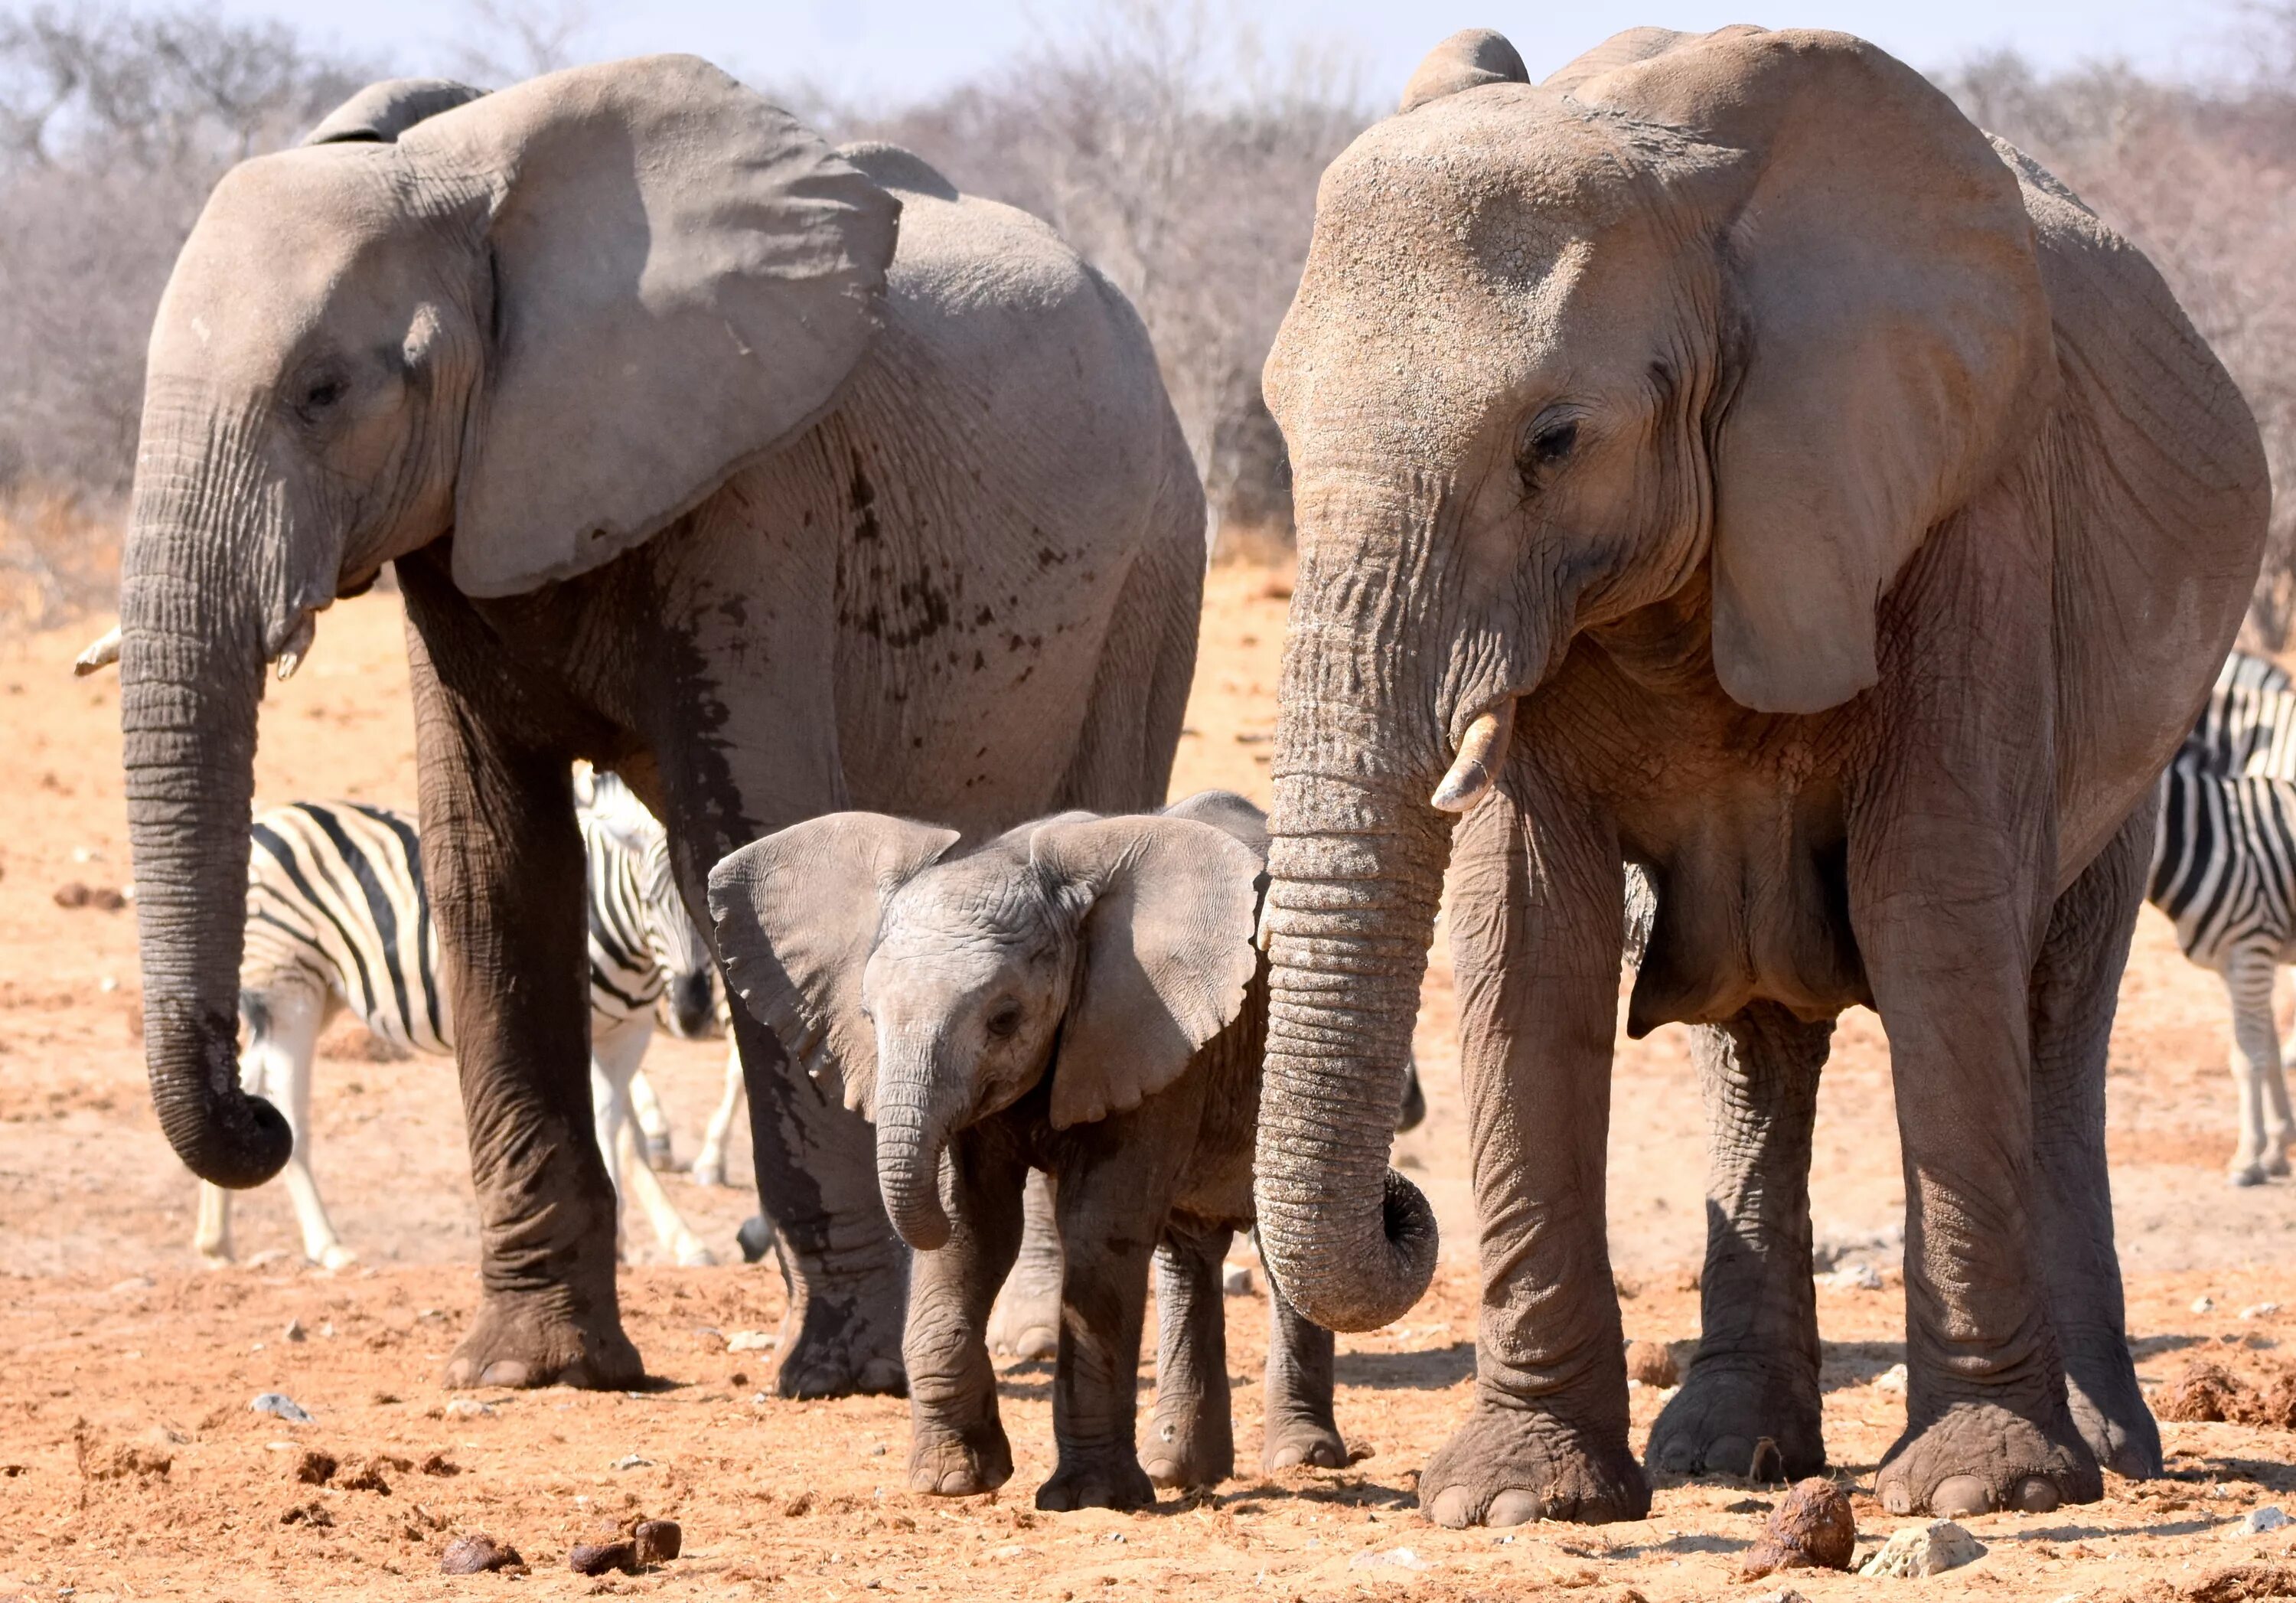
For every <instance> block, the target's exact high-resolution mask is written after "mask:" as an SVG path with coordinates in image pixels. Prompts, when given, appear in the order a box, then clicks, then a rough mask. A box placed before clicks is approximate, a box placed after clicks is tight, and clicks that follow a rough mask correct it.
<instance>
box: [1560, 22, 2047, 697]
mask: <svg viewBox="0 0 2296 1603" xmlns="http://www.w3.org/2000/svg"><path fill="white" fill-rule="evenodd" d="M1605 48H1608V47H1607V46H1606V47H1605ZM1626 53H1628V54H1631V52H1626ZM1574 93H1575V95H1576V96H1577V98H1579V100H1580V101H1582V102H1585V103H1588V104H1590V105H1594V106H1599V107H1604V108H1609V109H1611V110H1615V111H1623V112H1625V113H1627V114H1628V115H1629V116H1631V117H1633V118H1636V119H1641V120H1646V121H1651V122H1656V123H1662V124H1666V125H1669V126H1671V127H1676V128H1679V129H1682V130H1685V131H1686V132H1688V133H1690V134H1691V135H1693V136H1694V137H1695V138H1696V139H1697V140H1699V141H1700V142H1701V143H1702V144H1706V145H1709V146H1718V147H1720V148H1721V149H1722V150H1723V151H1725V152H1734V153H1738V154H1740V155H1741V156H1742V157H1743V161H1742V163H1741V167H1740V171H1741V174H1742V176H1743V179H1744V183H1743V187H1742V188H1741V189H1740V190H1738V191H1737V192H1736V193H1735V195H1734V211H1733V212H1731V213H1730V214H1729V215H1727V216H1726V218H1725V219H1724V222H1725V227H1724V232H1723V235H1722V245H1723V251H1724V255H1725V259H1726V279H1727V283H1728V292H1729V294H1730V295H1731V297H1732V299H1733V300H1734V308H1733V309H1734V321H1735V323H1736V325H1737V326H1736V328H1735V329H1734V331H1733V333H1731V334H1730V335H1729V336H1727V337H1726V349H1725V362H1726V365H1727V366H1728V367H1729V368H1730V370H1731V371H1730V372H1729V374H1728V376H1729V378H1730V379H1731V381H1732V387H1731V389H1730V390H1729V391H1728V396H1727V400H1726V407H1725V410H1724V411H1723V413H1722V415H1721V417H1720V421H1719V423H1718V425H1717V427H1716V429H1715V432H1714V514H1713V515H1714V529H1713V582H1714V591H1713V594H1714V603H1713V605H1714V667H1715V671H1716V673H1717V674H1718V676H1719V678H1720V679H1721V681H1722V686H1723V688H1724V689H1726V691H1728V692H1729V693H1730V695H1731V696H1732V697H1733V698H1734V699H1735V700H1737V701H1738V702H1739V703H1742V704H1743V705H1745V706H1748V707H1751V708H1754V709H1756V710H1758V711H1766V712H1815V711H1820V710H1822V709H1824V708H1826V707H1831V706H1834V705H1837V704H1838V703H1841V702H1844V701H1847V700H1849V698H1850V697H1851V696H1854V695H1857V693H1858V692H1860V691H1862V690H1864V689H1866V687H1867V686H1870V685H1872V684H1873V683H1874V681H1875V679H1876V678H1878V677H1879V668H1878V662H1877V660H1876V657H1877V643H1876V639H1875V611H1876V608H1877V606H1878V604H1879V603H1880V601H1881V598H1882V595H1883V594H1884V593H1885V592H1886V591H1887V590H1888V589H1889V588H1890V585H1891V583H1892V582H1893V581H1894V580H1896V578H1897V576H1898V573H1899V571H1901V570H1902V569H1903V568H1904V566H1905V564H1906V563H1907V559H1908V558H1910V557H1911V556H1912V555H1913V554H1914V552H1915V550H1916V549H1918V548H1919V547H1920V546H1921V544H1922V542H1923V539H1924V538H1927V536H1928V534H1929V532H1930V530H1931V529H1932V528H1934V527H1935V526H1937V525H1938V524H1939V523H1940V522H1943V521H1944V520H1946V519H1947V518H1948V517H1950V516H1951V515H1952V514H1954V513H1955V512H1956V510H1957V509H1958V508H1959V507H1960V506H1962V505H1963V504H1964V503H1965V502H1966V501H1968V500H1969V499H1970V497H1972V494H1974V493H1975V492H1976V491H1977V490H1979V489H1981V488H1982V487H1983V486H1984V485H1985V484H1986V483H1987V482H1989V481H1990V480H1992V479H1993V478H1994V477H1996V476H1997V474H1998V473H2000V472H2001V471H2002V469H2003V468H2004V466H2005V464H2007V463H2008V462H2009V461H2010V460H2011V459H2013V456H2015V455H2016V454H2017V453H2018V452H2019V451H2020V450H2021V449H2022V448H2023V447H2024V446H2025V444H2026V443H2027V441H2028V440H2030V437H2031V434H2032V431H2033V428H2034V426H2035V424H2036V421H2037V419H2038V416H2039V415H2041V413H2042V410H2043V407H2042V405H2041V404H2040V403H2042V402H2044V401H2046V398H2047V396H2048V395H2049V393H2050V385H2051V383H2052V382H2054V365H2053V349H2054V346H2053V340H2052V333H2051V328H2050V312H2049V303H2048V300H2047V298H2046V294H2045V292H2044V291H2043V288H2042V283H2041V275H2040V268H2039V264H2038V258H2037V253H2036V247H2035V244H2034V239H2033V229H2032V225H2031V223H2030V221H2029V220H2028V218H2027V217H2026V214H2025V208H2024V205H2023V202H2022V201H2021V199H2020V197H2019V194H2018V189H2017V181H2016V177H2015V176H2014V175H2013V173H2011V172H2010V170H2009V169H2008V168H2007V167H2006V166H2005V164H2004V163H2003V162H2002V160H2001V159H2000V157H1999V156H1998V155H1997V154H1996V153H1995V152H1994V151H1993V148H1992V146H1991V145H1990V144H1989V143H1988V141H1987V140H1986V137H1985V136H1984V135H1983V134H1981V133H1980V132H1979V131H1978V129H1977V128H1976V127H1974V126H1973V125H1972V123H1971V122H1970V121H1969V119H1967V118H1965V117H1964V116H1963V115H1962V114H1961V112H1960V111H1958V110H1957V109H1956V107H1955V106H1954V104H1953V103H1952V102H1951V101H1950V100H1948V99H1947V98H1946V96H1945V95H1942V94H1940V93H1939V91H1938V90H1937V89H1936V88H1935V87H1933V86H1931V84H1930V83H1929V81H1928V80H1927V79H1925V78H1923V77H1922V76H1921V75H1920V74H1918V73H1916V72H1915V71H1914V70H1912V69H1910V68H1908V67H1907V66H1905V65H1904V64H1903V63H1901V62H1897V61H1895V60H1893V59H1891V58H1890V56H1888V55H1886V54H1884V53H1882V52H1881V51H1879V50H1876V49H1875V48H1874V47H1873V46H1872V45H1867V44H1865V43H1864V42H1862V41H1860V40H1857V39H1854V38H1851V37H1849V36H1847V35H1844V34H1838V33H1825V32H1816V31H1800V30H1797V31H1788V32H1778V33H1768V32H1758V31H1746V30H1738V29H1730V30H1725V31H1724V32H1723V33H1720V34H1712V35H1708V36H1705V37H1700V38H1690V39H1685V40H1682V41H1679V42H1678V43H1677V44H1675V45H1674V46H1673V47H1671V48H1667V49H1663V50H1661V51H1659V52H1657V53H1652V54H1649V55H1647V56H1646V57H1644V59H1641V60H1635V61H1631V62H1628V64H1626V65H1622V66H1620V67H1617V68H1615V69H1613V70H1609V71H1604V72H1597V73H1594V74H1592V75H1591V76H1588V77H1587V78H1584V79H1582V80H1580V81H1579V82H1578V83H1577V86H1576V88H1575V91H1574ZM1732 346H1736V347H1738V349H1731V347H1732Z"/></svg>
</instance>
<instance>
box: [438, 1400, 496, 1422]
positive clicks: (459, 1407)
mask: <svg viewBox="0 0 2296 1603" xmlns="http://www.w3.org/2000/svg"><path fill="white" fill-rule="evenodd" d="M446 1411H447V1418H450V1419H480V1418H486V1417H487V1416H488V1415H490V1414H492V1413H493V1412H494V1411H495V1405H494V1404H493V1403H491V1402H480V1401H479V1400H478V1399H477V1398H475V1397H457V1398H455V1400H454V1401H453V1402H449V1403H447V1410H446Z"/></svg>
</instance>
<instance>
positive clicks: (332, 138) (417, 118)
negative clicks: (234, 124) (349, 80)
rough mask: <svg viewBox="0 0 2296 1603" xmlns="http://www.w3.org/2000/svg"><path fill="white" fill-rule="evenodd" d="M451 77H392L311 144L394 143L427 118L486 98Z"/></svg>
mask: <svg viewBox="0 0 2296 1603" xmlns="http://www.w3.org/2000/svg"><path fill="white" fill-rule="evenodd" d="M485 93H486V91H485V90H484V89H473V88H472V87H471V86H470V85H468V84H458V83H456V82H455V80H454V79H452V78H384V79H383V80H382V81H381V83H375V84H369V85H368V86H366V87H365V88H364V89H362V90H360V91H359V92H358V93H357V95H352V96H351V97H350V98H349V99H348V100H347V101H345V102H343V103H342V104H340V105H339V106H337V107H336V108H335V109H334V110H333V111H330V112H328V113H327V115H326V117H325V119H324V120H323V121H321V122H320V124H319V126H318V127H316V128H313V129H312V130H311V131H310V132H309V133H307V134H306V135H304V136H303V143H304V144H392V143H394V142H395V141H396V140H397V139H398V136H400V135H401V134H404V133H405V132H406V130H407V129H409V128H411V127H414V125H415V124H416V123H418V122H421V121H422V120H423V119H425V118H430V117H436V116H438V115H439V112H441V111H453V110H454V109H455V107H456V106H460V105H467V104H469V103H471V101H474V100H476V99H478V98H479V97H480V95H484V94H485Z"/></svg>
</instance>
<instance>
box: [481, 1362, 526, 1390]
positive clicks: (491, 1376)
mask: <svg viewBox="0 0 2296 1603" xmlns="http://www.w3.org/2000/svg"><path fill="white" fill-rule="evenodd" d="M527 1373H528V1371H527V1368H526V1361H525V1360H523V1359H517V1358H498V1359H496V1360H495V1361H494V1362H492V1363H490V1364H488V1366H487V1367H486V1371H485V1373H483V1374H481V1375H480V1377H479V1384H480V1385H482V1386H522V1385H525V1384H526V1377H527Z"/></svg>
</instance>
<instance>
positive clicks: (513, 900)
mask: <svg viewBox="0 0 2296 1603" xmlns="http://www.w3.org/2000/svg"><path fill="white" fill-rule="evenodd" d="M409 601H410V612H419V611H421V610H422V609H419V608H418V607H417V605H416V603H417V601H418V597H417V596H416V594H415V592H414V588H413V587H410V589H409ZM410 642H411V646H410V650H409V653H408V655H409V658H410V661H411V662H412V665H413V669H414V719H415V741H416V751H417V755H418V758H419V760H420V763H421V768H422V868H423V873H424V875H425V876H426V877H427V879H428V881H429V884H430V894H431V901H432V905H433V907H434V908H435V909H436V913H437V917H438V922H439V944H440V946H441V948H442V955H443V958H444V963H445V967H446V975H445V978H446V982H447V994H448V995H449V996H450V997H452V998H453V999H454V1008H455V1061H456V1063H457V1064H458V1065H459V1066H460V1068H461V1071H462V1087H463V1118H464V1121H465V1123H466V1125H467V1127H468V1130H469V1135H470V1144H471V1183H472V1184H473V1186H474V1187H475V1188H476V1189H477V1192H478V1204H479V1215H480V1250H481V1254H482V1256H481V1261H480V1284H481V1286H482V1287H483V1293H484V1295H483V1299H482V1301H481V1302H480V1306H479V1313H478V1319H477V1321H476V1322H475V1323H474V1324H473V1325H472V1327H471V1330H470V1332H469V1334H467V1335H466V1336H463V1340H462V1343H461V1344H460V1345H458V1346H457V1347H456V1348H455V1353H454V1356H453V1357H452V1358H451V1359H450V1360H448V1361H447V1373H446V1379H447V1385H455V1386H468V1385H511V1386H539V1385H552V1384H553V1383H564V1384H567V1385H581V1386H598V1387H611V1386H625V1385H631V1384H633V1383H635V1381H637V1380H638V1379H639V1378H641V1377H642V1376H643V1374H644V1369H643V1366H642V1365H641V1364H640V1362H639V1360H638V1352H637V1349H636V1348H635V1347H634V1346H632V1345H631V1344H630V1342H629V1338H628V1337H627V1336H624V1335H623V1334H622V1324H621V1314H620V1311H619V1306H618V1304H617V1303H616V1301H615V1294H614V1233H615V1231H614V1227H615V1211H616V1210H615V1206H614V1188H613V1185H612V1183H611V1181H610V1180H608V1178H607V1174H606V1165H605V1163H603V1160H602V1159H601V1156H600V1155H599V1152H598V1143H597V1139H596V1138H595V1136H594V1133H593V1128H594V1126H593V1110H592V1107H591V1097H590V1042H589V1021H590V999H589V983H588V978H589V960H588V953H587V947H586V936H587V927H588V925H587V915H586V910H585V907H584V875H583V856H582V835H581V832H580V831H579V830H578V828H577V827H576V826H575V821H574V794H573V787H572V784H571V779H570V764H569V760H568V758H567V756H566V754H565V753H564V752H562V751H555V750H551V749H548V748H547V747H546V746H545V745H544V744H541V743H539V742H537V741H530V740H523V739H520V738H517V737H516V736H513V735H512V734H511V733H510V732H509V731H507V730H506V729H504V728H502V727H501V725H500V724H499V723H497V721H496V720H497V719H503V715H502V713H501V711H500V710H498V709H496V708H491V707H488V706H486V705H483V704H480V702H479V700H478V698H477V696H476V695H473V694H472V691H473V690H474V689H475V690H478V691H480V694H483V690H484V686H485V684H486V681H487V678H488V675H487V672H486V670H485V668H484V667H483V666H482V665H480V664H479V663H476V662H470V661H469V660H468V659H464V658H462V657H461V656H460V655H459V654H457V653H455V651H454V650H453V649H452V648H451V646H450V647H449V649H447V650H443V651H442V650H434V649H432V648H430V647H428V646H426V645H424V643H423V641H422V637H421V636H420V635H419V634H414V633H412V632H410ZM434 658H436V659H438V662H437V665H436V666H434ZM462 667H469V668H470V669H471V672H470V673H468V674H467V675H465V674H463V673H461V672H458V671H457V670H458V668H462ZM466 680H467V681H475V682H476V683H475V684H472V683H466ZM503 721H504V722H507V721H509V720H508V719H503Z"/></svg>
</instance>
